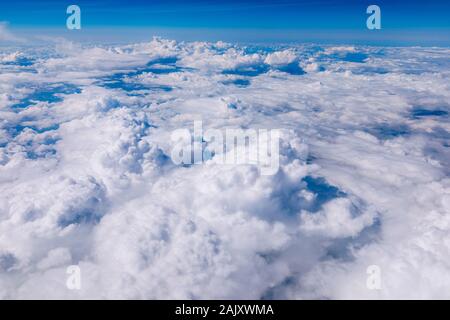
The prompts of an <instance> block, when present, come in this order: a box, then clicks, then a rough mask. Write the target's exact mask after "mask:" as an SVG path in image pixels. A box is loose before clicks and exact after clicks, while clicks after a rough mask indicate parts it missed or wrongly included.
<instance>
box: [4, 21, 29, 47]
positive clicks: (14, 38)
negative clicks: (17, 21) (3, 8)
mask: <svg viewBox="0 0 450 320" xmlns="http://www.w3.org/2000/svg"><path fill="white" fill-rule="evenodd" d="M0 41H8V42H25V39H23V38H21V37H18V36H16V35H14V34H13V33H12V32H11V31H9V30H8V23H7V22H4V21H0Z"/></svg>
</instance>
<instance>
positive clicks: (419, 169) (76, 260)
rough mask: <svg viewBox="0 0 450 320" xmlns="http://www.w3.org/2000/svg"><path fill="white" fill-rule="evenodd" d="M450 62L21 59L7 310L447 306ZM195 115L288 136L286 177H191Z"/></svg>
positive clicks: (231, 48)
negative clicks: (348, 301)
mask: <svg viewBox="0 0 450 320" xmlns="http://www.w3.org/2000/svg"><path fill="white" fill-rule="evenodd" d="M449 56H450V50H449V49H444V48H380V47H377V48H374V47H332V46H314V45H298V46H295V45H293V46H279V47H270V48H263V47H240V46H236V45H232V44H227V43H222V42H218V43H177V42H174V41H168V40H162V39H158V38H155V39H154V40H153V41H151V42H148V43H142V44H135V45H127V46H111V47H82V46H79V45H76V44H73V43H66V42H60V43H57V44H56V45H54V46H52V47H51V48H49V47H46V48H40V47H39V48H38V47H36V48H28V49H21V48H3V49H2V51H1V52H0V71H1V72H0V298H2V299H18V298H44V299H51V298H63V299H69V298H101V299H111V298H119V299H130V298H137V299H157V298H159V299H170V298H175V299H178V298H180V299H198V298H213V299H216V298H217V299H219V298H225V299H227V298H250V299H259V298H264V299H273V298H288V299H302V298H331V299H342V298H369V299H372V298H373V299H382V298H419V299H422V298H447V299H449V298H450V290H449V288H450V178H449V173H450V170H449V165H450V151H449V147H450V142H449V138H450V125H449V112H450V71H449V70H450V68H449V66H450V62H449V61H450V60H449ZM195 120H202V121H203V126H204V127H205V128H206V127H207V128H214V129H218V130H223V129H225V128H242V129H248V128H254V129H258V128H261V129H275V128H276V129H281V130H282V136H281V140H280V167H279V170H278V172H277V173H276V174H275V175H262V174H261V172H260V170H258V167H257V166H255V165H239V166H233V165H221V164H218V163H216V162H214V161H213V160H214V159H210V161H206V162H204V163H201V164H195V165H175V164H174V163H173V162H172V161H171V159H170V155H171V149H172V144H171V133H172V132H173V131H174V130H177V129H180V128H187V129H192V126H193V123H194V121H195ZM200 138H201V137H200ZM70 265H78V266H79V267H80V270H81V288H80V290H70V289H69V288H68V287H67V286H66V281H67V278H68V277H69V275H68V274H67V273H66V270H67V268H68V266H70ZM373 265H375V266H377V267H378V268H379V270H380V271H381V274H380V276H381V287H380V288H377V289H379V290H373V289H374V288H371V287H370V286H367V279H368V277H369V275H368V274H367V270H368V268H369V266H373Z"/></svg>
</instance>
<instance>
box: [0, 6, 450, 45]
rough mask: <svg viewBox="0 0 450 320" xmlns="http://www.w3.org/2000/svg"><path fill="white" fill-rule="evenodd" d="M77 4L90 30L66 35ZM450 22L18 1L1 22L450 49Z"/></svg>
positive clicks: (32, 28) (326, 12) (286, 9)
mask: <svg viewBox="0 0 450 320" xmlns="http://www.w3.org/2000/svg"><path fill="white" fill-rule="evenodd" d="M70 4H77V5H79V6H80V7H81V12H82V30H79V31H68V30H66V29H65V21H66V18H67V14H66V12H65V10H66V8H67V6H68V5H70ZM370 4H377V5H379V6H380V8H381V12H382V30H380V31H369V30H367V29H366V24H365V22H366V19H367V14H366V13H365V10H366V8H367V6H368V5H370ZM449 17H450V1H445V0H441V1H439V0H427V1H418V0H411V1H404V0H403V1H400V0H388V1H387V0H382V1H380V0H370V1H366V0H343V1H336V0H335V1H331V0H315V1H314V0H279V1H267V0H258V1H255V0H241V1H236V0H227V1H224V0H215V1H205V0H193V1H192V0H191V1H189V0H184V1H179V0H165V1H163V0H148V1H139V0H128V1H119V0H98V1H92V0H91V1H87V0H74V1H70V2H69V1H60V0H59V1H57V0H53V1H52V0H43V1H32V0H18V1H2V2H1V4H0V21H6V22H8V23H9V27H10V28H11V29H12V30H14V29H17V30H19V31H21V32H27V33H33V32H35V33H39V32H41V33H42V32H44V30H45V32H48V33H50V34H52V35H54V34H58V35H61V36H70V37H80V38H85V39H89V38H92V39H95V38H101V37H103V38H108V40H114V38H117V40H119V38H127V37H131V38H133V37H135V38H139V37H140V34H143V35H144V34H146V33H145V31H146V30H153V32H159V33H161V34H162V35H163V36H164V35H167V36H173V37H175V38H186V40H215V39H214V38H215V37H216V38H217V40H218V39H219V38H225V39H224V40H236V41H239V40H242V41H249V40H252V39H254V40H255V41H264V40H266V41H277V40H278V41H295V40H300V41H333V40H334V41H337V42H339V41H343V42H348V41H355V42H368V43H370V42H387V43H389V42H393V43H395V42H399V43H400V42H405V43H417V44H421V43H427V42H436V43H438V44H439V43H447V44H448V43H450V39H449V33H450V32H449V30H450V18H449ZM130 29H131V31H130ZM108 30H109V31H108ZM111 30H115V31H114V35H112V34H111ZM75 32H78V34H75ZM376 33H377V34H376ZM191 38H192V39H191ZM210 38H211V39H210Z"/></svg>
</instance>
